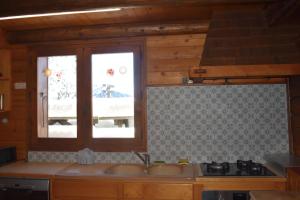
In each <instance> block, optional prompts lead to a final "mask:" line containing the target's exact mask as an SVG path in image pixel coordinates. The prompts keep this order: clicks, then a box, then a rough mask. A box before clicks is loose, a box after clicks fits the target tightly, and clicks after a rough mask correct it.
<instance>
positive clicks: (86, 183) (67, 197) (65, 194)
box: [52, 178, 122, 200]
mask: <svg viewBox="0 0 300 200" xmlns="http://www.w3.org/2000/svg"><path fill="white" fill-rule="evenodd" d="M52 196H53V198H52V200H83V199H91V200H94V199H95V200H114V199H122V184H121V183H118V182H106V181H101V180H99V179H82V178H80V179H60V178H58V179H55V180H53V185H52Z"/></svg>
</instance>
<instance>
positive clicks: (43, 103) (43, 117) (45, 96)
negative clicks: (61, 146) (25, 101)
mask: <svg viewBox="0 0 300 200" xmlns="http://www.w3.org/2000/svg"><path fill="white" fill-rule="evenodd" d="M40 97H41V99H42V127H43V128H44V127H45V100H47V95H45V93H44V92H40Z"/></svg>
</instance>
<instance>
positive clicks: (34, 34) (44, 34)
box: [7, 20, 209, 44]
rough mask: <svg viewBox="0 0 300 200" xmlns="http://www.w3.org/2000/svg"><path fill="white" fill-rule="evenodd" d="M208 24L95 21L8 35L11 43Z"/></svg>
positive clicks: (165, 31) (178, 30)
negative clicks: (109, 23) (111, 23)
mask: <svg viewBox="0 0 300 200" xmlns="http://www.w3.org/2000/svg"><path fill="white" fill-rule="evenodd" d="M208 26H209V21H206V20H202V21H201V20H199V21H189V22H186V21H182V22H168V23H163V22H161V23H151V24H118V25H93V26H78V27H67V28H52V29H41V30H25V31H15V32H8V33H7V39H8V41H9V43H11V44H28V43H29V44H30V43H39V42H48V41H52V42H53V41H70V40H84V39H103V38H119V37H137V36H149V35H174V34H195V33H207V31H208Z"/></svg>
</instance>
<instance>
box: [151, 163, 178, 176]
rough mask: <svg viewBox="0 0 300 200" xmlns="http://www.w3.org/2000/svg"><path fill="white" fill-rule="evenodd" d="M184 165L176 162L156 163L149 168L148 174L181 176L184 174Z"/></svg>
mask: <svg viewBox="0 0 300 200" xmlns="http://www.w3.org/2000/svg"><path fill="white" fill-rule="evenodd" d="M183 168H184V166H182V165H175V164H168V165H167V164H155V165H152V166H150V167H149V168H148V174H149V175H152V176H179V175H182V174H183V172H184V170H183Z"/></svg>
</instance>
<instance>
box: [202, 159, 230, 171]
mask: <svg viewBox="0 0 300 200" xmlns="http://www.w3.org/2000/svg"><path fill="white" fill-rule="evenodd" d="M228 171H229V163H228V162H223V163H217V162H214V161H213V162H212V163H207V172H222V173H226V172H228Z"/></svg>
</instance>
